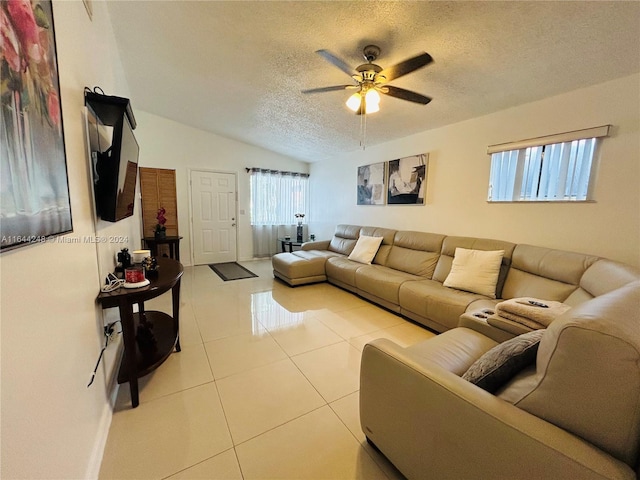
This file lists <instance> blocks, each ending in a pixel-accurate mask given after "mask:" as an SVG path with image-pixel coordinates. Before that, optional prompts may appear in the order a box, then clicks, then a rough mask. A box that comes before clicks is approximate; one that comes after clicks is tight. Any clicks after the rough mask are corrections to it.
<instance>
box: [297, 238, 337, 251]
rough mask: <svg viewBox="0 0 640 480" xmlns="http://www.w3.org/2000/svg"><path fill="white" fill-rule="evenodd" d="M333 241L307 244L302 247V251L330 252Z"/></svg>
mask: <svg viewBox="0 0 640 480" xmlns="http://www.w3.org/2000/svg"><path fill="white" fill-rule="evenodd" d="M330 243H331V240H318V241H317V242H305V243H303V244H302V245H301V246H300V250H329V244H330Z"/></svg>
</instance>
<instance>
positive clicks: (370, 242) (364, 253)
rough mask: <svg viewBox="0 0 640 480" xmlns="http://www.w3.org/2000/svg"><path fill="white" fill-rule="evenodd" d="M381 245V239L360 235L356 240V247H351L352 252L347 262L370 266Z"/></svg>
mask: <svg viewBox="0 0 640 480" xmlns="http://www.w3.org/2000/svg"><path fill="white" fill-rule="evenodd" d="M381 243H382V237H368V236H366V235H362V236H361V237H360V238H358V241H357V242H356V246H355V247H353V251H352V252H351V254H350V255H349V260H353V261H354V262H359V263H366V264H369V265H370V264H371V262H372V261H373V259H374V258H375V256H376V253H378V248H380V244H381Z"/></svg>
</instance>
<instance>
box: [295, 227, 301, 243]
mask: <svg viewBox="0 0 640 480" xmlns="http://www.w3.org/2000/svg"><path fill="white" fill-rule="evenodd" d="M296 237H297V238H296V240H297V241H298V242H300V243H302V223H298V226H297V227H296Z"/></svg>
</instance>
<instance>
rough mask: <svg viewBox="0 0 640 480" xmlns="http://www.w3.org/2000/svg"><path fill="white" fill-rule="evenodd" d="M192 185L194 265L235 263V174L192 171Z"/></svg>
mask: <svg viewBox="0 0 640 480" xmlns="http://www.w3.org/2000/svg"><path fill="white" fill-rule="evenodd" d="M190 181H191V211H192V213H193V218H192V220H191V225H192V227H191V229H192V238H193V261H194V264H195V265H204V264H209V263H223V262H235V261H236V259H237V256H236V223H237V222H236V175H235V173H217V172H206V171H199V170H192V171H191V179H190Z"/></svg>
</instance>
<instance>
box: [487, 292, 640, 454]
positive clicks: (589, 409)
mask: <svg viewBox="0 0 640 480" xmlns="http://www.w3.org/2000/svg"><path fill="white" fill-rule="evenodd" d="M638 305H640V281H638V282H633V283H630V284H627V285H625V286H623V287H621V288H619V289H617V290H614V291H612V292H609V293H606V294H604V295H602V296H599V297H596V298H594V299H593V300H589V301H588V302H584V303H582V304H580V305H578V306H576V307H574V308H572V309H571V310H569V311H568V312H567V313H565V314H564V315H562V316H561V317H559V318H558V319H557V320H555V321H554V322H553V323H552V324H551V325H550V326H549V328H548V329H547V330H546V333H545V335H544V336H543V338H542V341H541V342H540V347H539V350H538V357H537V362H536V370H535V374H533V375H526V376H523V377H522V378H519V379H514V381H513V382H512V383H511V384H510V385H508V386H507V387H506V388H505V389H503V390H502V391H501V392H500V393H499V396H500V397H501V398H503V399H505V400H507V401H511V402H512V403H514V404H515V405H516V406H518V407H519V408H521V409H523V410H526V411H527V412H529V413H531V414H533V415H535V416H537V417H540V418H543V419H545V420H546V421H548V422H551V423H553V424H555V425H557V426H558V427H560V428H562V429H564V430H567V431H569V432H572V433H573V434H575V435H578V436H580V437H582V438H583V439H585V440H586V441H588V442H590V443H592V444H594V445H596V446H598V447H599V448H601V449H603V450H605V451H606V452H608V453H609V454H611V455H613V456H614V457H616V458H618V459H620V460H622V461H624V462H625V463H627V464H629V465H635V464H636V462H637V461H638V451H639V449H640V334H639V331H640V329H639V327H638V326H639V325H640V309H639V308H638ZM596 390H597V392H600V393H598V394H597V395H596V394H594V391H596Z"/></svg>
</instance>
